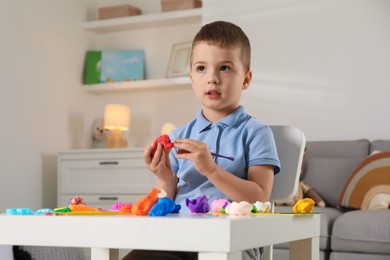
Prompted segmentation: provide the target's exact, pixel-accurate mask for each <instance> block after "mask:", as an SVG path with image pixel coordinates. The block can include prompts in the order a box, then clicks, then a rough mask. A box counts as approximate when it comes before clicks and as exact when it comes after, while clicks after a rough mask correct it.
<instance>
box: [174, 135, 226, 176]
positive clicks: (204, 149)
mask: <svg viewBox="0 0 390 260" xmlns="http://www.w3.org/2000/svg"><path fill="white" fill-rule="evenodd" d="M175 148H178V149H180V150H184V151H185V152H182V153H181V152H180V150H179V152H178V153H177V154H176V158H178V159H186V160H190V161H191V162H192V163H193V164H194V166H195V168H196V169H197V170H198V172H199V173H200V174H202V175H203V176H205V177H208V176H209V175H210V174H212V173H213V172H214V171H215V170H216V168H217V167H218V166H217V164H216V163H215V162H214V160H213V157H212V156H211V153H210V150H209V147H208V146H207V144H205V143H203V142H199V141H196V140H193V139H176V140H175Z"/></svg>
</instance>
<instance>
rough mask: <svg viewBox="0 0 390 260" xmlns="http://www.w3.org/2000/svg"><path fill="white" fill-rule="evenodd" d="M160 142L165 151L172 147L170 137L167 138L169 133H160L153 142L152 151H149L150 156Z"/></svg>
mask: <svg viewBox="0 0 390 260" xmlns="http://www.w3.org/2000/svg"><path fill="white" fill-rule="evenodd" d="M158 144H161V145H162V146H163V147H164V150H165V151H166V152H169V151H170V150H171V149H172V148H173V143H172V142H171V139H170V138H169V135H167V134H165V135H160V136H159V137H157V139H156V141H155V142H154V146H153V148H152V151H151V153H150V157H153V156H154V153H155V152H156V150H157V145H158Z"/></svg>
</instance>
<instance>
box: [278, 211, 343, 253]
mask: <svg viewBox="0 0 390 260" xmlns="http://www.w3.org/2000/svg"><path fill="white" fill-rule="evenodd" d="M291 211H292V207H289V206H276V207H275V212H291ZM313 212H321V217H320V225H321V227H320V249H321V250H329V249H330V236H331V234H332V226H333V222H334V221H335V219H336V218H337V217H339V216H340V215H341V214H342V213H343V210H341V209H336V208H319V207H315V208H314V210H313ZM274 247H275V248H288V243H283V244H277V245H274ZM276 259H277V258H276Z"/></svg>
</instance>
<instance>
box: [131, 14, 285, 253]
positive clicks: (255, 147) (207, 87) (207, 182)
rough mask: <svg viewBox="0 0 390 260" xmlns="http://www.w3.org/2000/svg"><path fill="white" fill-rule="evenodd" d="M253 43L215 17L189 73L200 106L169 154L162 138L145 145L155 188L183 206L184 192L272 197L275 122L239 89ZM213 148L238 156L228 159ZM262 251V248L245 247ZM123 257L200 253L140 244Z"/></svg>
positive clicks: (200, 37) (200, 38) (201, 35)
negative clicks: (252, 107)
mask: <svg viewBox="0 0 390 260" xmlns="http://www.w3.org/2000/svg"><path fill="white" fill-rule="evenodd" d="M250 51H251V50H250V43H249V40H248V37H247V36H246V35H245V33H244V32H243V31H242V30H241V28H239V27H238V26H236V25H234V24H232V23H229V22H223V21H218V22H213V23H210V24H207V25H205V26H203V27H202V29H201V30H200V31H199V32H198V34H197V35H196V36H195V38H194V41H193V44H192V53H191V61H190V65H191V72H190V78H191V81H192V88H193V90H194V92H195V95H196V97H197V99H198V101H199V102H200V104H201V106H202V109H201V110H200V111H199V112H198V115H197V117H196V118H195V119H194V120H193V121H192V122H190V123H188V124H187V125H184V126H181V127H179V128H177V129H175V130H173V131H172V132H171V134H170V138H171V140H173V141H174V147H175V148H174V149H172V151H171V152H170V154H169V155H168V154H167V153H166V152H165V151H164V150H163V148H162V146H161V145H158V148H157V150H156V152H155V154H154V156H153V158H151V156H150V153H151V149H152V147H153V145H154V144H152V146H148V147H146V148H145V153H144V160H145V162H146V164H147V165H148V168H149V169H150V170H151V171H152V172H153V173H154V174H155V175H156V176H157V179H158V180H157V186H156V187H157V188H158V189H164V190H165V191H166V192H167V194H168V196H169V197H170V198H172V199H174V200H175V201H176V203H177V204H180V205H181V206H182V209H181V212H186V211H187V207H186V205H185V200H186V199H187V198H189V199H193V198H195V197H197V196H200V195H208V196H209V201H210V202H211V201H213V200H216V199H228V200H230V201H237V202H240V201H247V202H250V203H255V202H256V201H268V200H269V197H270V194H271V190H272V184H273V178H274V174H276V173H278V172H279V169H280V163H279V159H278V156H277V152H276V146H275V142H274V139H273V134H272V131H271V129H270V128H269V127H268V126H267V125H265V124H264V123H262V122H261V121H258V120H256V119H254V118H253V117H251V116H249V115H247V114H246V113H245V112H244V109H243V107H242V106H240V104H239V102H240V97H241V93H242V91H243V90H246V89H247V88H248V86H249V84H250V82H251V79H252V72H251V71H250V54H251V53H250ZM212 153H213V154H214V155H215V154H221V155H224V156H228V157H234V160H229V159H226V158H224V157H220V156H215V157H213V156H212ZM243 256H244V258H245V259H259V258H260V253H259V250H258V249H253V250H247V251H245V252H243ZM124 259H126V260H127V259H197V254H196V253H190V252H156V251H140V250H134V251H132V252H131V253H130V254H129V255H128V256H127V257H125V258H124Z"/></svg>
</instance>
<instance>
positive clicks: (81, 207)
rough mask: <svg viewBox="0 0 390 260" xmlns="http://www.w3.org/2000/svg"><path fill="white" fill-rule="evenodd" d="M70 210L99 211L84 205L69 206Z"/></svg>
mask: <svg viewBox="0 0 390 260" xmlns="http://www.w3.org/2000/svg"><path fill="white" fill-rule="evenodd" d="M68 208H69V209H70V211H72V212H75V211H98V209H97V208H94V207H91V206H88V205H84V204H78V205H69V206H68Z"/></svg>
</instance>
